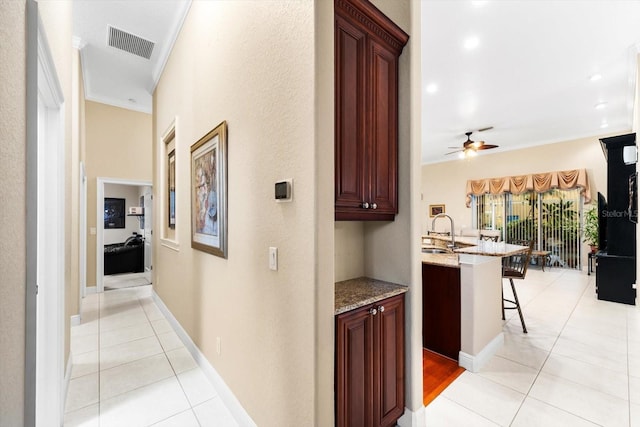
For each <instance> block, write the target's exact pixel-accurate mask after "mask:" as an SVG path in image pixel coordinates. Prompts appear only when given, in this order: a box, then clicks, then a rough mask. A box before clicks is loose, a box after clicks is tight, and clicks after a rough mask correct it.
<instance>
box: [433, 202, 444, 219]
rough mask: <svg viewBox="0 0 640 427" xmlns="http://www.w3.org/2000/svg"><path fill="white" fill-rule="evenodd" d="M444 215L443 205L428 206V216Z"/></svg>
mask: <svg viewBox="0 0 640 427" xmlns="http://www.w3.org/2000/svg"><path fill="white" fill-rule="evenodd" d="M441 213H444V205H429V216H430V217H434V216H436V215H438V214H441Z"/></svg>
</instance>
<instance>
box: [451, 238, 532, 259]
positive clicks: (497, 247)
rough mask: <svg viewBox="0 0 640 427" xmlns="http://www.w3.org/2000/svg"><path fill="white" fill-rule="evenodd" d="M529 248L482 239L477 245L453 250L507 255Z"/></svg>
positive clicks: (478, 253)
mask: <svg viewBox="0 0 640 427" xmlns="http://www.w3.org/2000/svg"><path fill="white" fill-rule="evenodd" d="M528 249H529V247H528V246H521V245H512V244H510V243H505V242H486V241H484V240H480V241H477V242H476V246H470V247H468V248H458V249H454V250H453V252H455V253H459V254H470V255H482V256H497V257H505V256H510V255H515V254H519V253H522V252H526V251H527V250H528Z"/></svg>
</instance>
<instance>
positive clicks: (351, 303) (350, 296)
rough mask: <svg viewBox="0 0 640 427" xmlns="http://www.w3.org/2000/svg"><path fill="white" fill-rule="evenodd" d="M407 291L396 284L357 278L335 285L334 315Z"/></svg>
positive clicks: (405, 287) (402, 286) (406, 287)
mask: <svg viewBox="0 0 640 427" xmlns="http://www.w3.org/2000/svg"><path fill="white" fill-rule="evenodd" d="M408 290H409V287H408V286H405V285H398V284H397V283H391V282H385V281H382V280H376V279H371V278H369V277H358V278H357V279H350V280H344V281H342V282H336V284H335V313H334V314H336V315H337V314H340V313H344V312H346V311H350V310H354V309H356V308H359V307H363V306H365V305H368V304H372V303H374V302H376V301H380V300H383V299H385V298H390V297H392V296H395V295H399V294H402V293H404V292H407V291H408Z"/></svg>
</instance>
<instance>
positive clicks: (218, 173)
mask: <svg viewBox="0 0 640 427" xmlns="http://www.w3.org/2000/svg"><path fill="white" fill-rule="evenodd" d="M191 247H192V248H194V249H198V250H201V251H204V252H208V253H210V254H213V255H217V256H219V257H222V258H226V257H227V122H225V121H223V122H222V123H220V124H219V125H218V126H216V127H215V128H214V129H213V130H211V131H210V132H209V133H207V134H206V135H205V136H203V137H202V138H200V139H199V140H198V141H197V142H195V143H194V144H193V145H192V146H191Z"/></svg>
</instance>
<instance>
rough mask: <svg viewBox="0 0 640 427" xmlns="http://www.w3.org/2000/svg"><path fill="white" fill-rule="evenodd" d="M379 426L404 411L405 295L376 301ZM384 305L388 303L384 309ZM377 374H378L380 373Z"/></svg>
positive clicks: (390, 422) (376, 419)
mask: <svg viewBox="0 0 640 427" xmlns="http://www.w3.org/2000/svg"><path fill="white" fill-rule="evenodd" d="M376 307H378V314H377V315H376V316H375V318H376V326H377V328H378V331H377V333H376V339H377V340H378V342H377V343H376V345H375V347H376V348H377V349H378V350H379V351H378V352H377V354H376V360H375V365H376V366H375V368H376V369H375V370H376V373H374V376H375V377H377V378H378V381H377V382H376V385H375V387H376V393H375V394H376V396H375V397H374V402H375V404H374V423H373V425H375V426H378V425H379V426H382V427H387V426H395V424H396V421H397V419H398V418H400V416H401V415H402V414H403V412H404V295H399V296H397V297H393V298H389V299H387V300H384V301H381V302H380V303H378V304H376ZM380 307H384V309H381V308H380ZM376 374H377V375H376Z"/></svg>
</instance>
